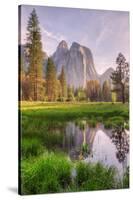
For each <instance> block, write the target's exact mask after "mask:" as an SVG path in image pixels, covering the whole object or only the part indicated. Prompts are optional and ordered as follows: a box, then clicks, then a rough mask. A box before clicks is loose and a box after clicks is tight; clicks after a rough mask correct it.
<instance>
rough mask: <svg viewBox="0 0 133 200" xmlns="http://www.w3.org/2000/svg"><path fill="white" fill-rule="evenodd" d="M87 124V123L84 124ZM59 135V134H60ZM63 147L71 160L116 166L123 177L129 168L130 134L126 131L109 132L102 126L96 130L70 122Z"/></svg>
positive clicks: (65, 130)
mask: <svg viewBox="0 0 133 200" xmlns="http://www.w3.org/2000/svg"><path fill="white" fill-rule="evenodd" d="M82 123H83V124H85V122H82ZM58 134H59V132H58ZM60 134H63V140H62V145H61V146H60V147H59V148H61V150H63V151H64V152H66V153H67V154H68V156H69V157H70V159H71V160H84V162H91V163H96V162H101V163H103V164H104V165H106V166H115V167H116V169H117V170H118V173H119V175H120V176H121V175H123V174H124V172H125V170H126V168H127V166H129V132H128V131H127V130H124V129H120V128H118V129H116V130H109V129H105V128H104V126H103V125H102V124H97V126H96V127H95V128H91V127H89V126H88V125H87V124H85V125H84V126H80V125H78V124H76V123H74V122H68V123H67V124H66V126H65V128H64V133H62V131H61V133H60Z"/></svg>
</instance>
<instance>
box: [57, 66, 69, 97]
mask: <svg viewBox="0 0 133 200" xmlns="http://www.w3.org/2000/svg"><path fill="white" fill-rule="evenodd" d="M59 80H60V83H61V97H62V99H63V100H65V99H66V98H67V83H66V77H65V71H64V66H62V71H61V74H60V76H59Z"/></svg>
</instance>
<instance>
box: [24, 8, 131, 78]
mask: <svg viewBox="0 0 133 200" xmlns="http://www.w3.org/2000/svg"><path fill="white" fill-rule="evenodd" d="M33 8H35V9H36V13H37V15H38V18H39V22H40V28H41V35H42V44H43V50H44V51H45V52H46V53H47V54H48V55H49V56H50V55H52V54H53V53H54V52H55V50H56V48H57V46H58V44H59V42H61V41H62V40H65V41H66V42H67V44H68V47H69V48H70V46H71V44H72V43H73V42H78V43H79V44H81V45H83V46H86V47H88V48H89V49H90V50H91V52H92V54H93V59H94V64H95V68H96V70H97V72H98V73H99V74H102V73H104V71H106V69H108V68H109V67H112V68H114V69H115V68H116V63H115V60H116V57H117V55H118V53H119V52H121V53H122V54H123V55H124V56H125V58H126V60H127V61H128V62H129V53H130V52H129V46H130V45H129V42H130V41H129V12H127V11H106V10H89V9H79V8H78V9H77V8H58V7H45V6H28V5H23V6H22V7H21V44H25V43H26V32H27V30H26V27H27V22H28V18H29V16H30V13H31V12H32V10H33Z"/></svg>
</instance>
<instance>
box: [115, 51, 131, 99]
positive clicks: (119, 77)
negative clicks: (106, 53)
mask: <svg viewBox="0 0 133 200" xmlns="http://www.w3.org/2000/svg"><path fill="white" fill-rule="evenodd" d="M116 64H117V68H116V70H115V71H114V72H113V73H112V75H111V79H112V82H113V84H114V91H115V92H117V93H118V94H119V93H121V98H122V102H123V103H125V100H126V98H125V90H126V88H128V87H129V64H128V63H127V62H126V59H125V57H124V56H123V54H122V53H119V55H118V57H117V58H116Z"/></svg>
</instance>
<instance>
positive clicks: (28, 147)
mask: <svg viewBox="0 0 133 200" xmlns="http://www.w3.org/2000/svg"><path fill="white" fill-rule="evenodd" d="M21 151H22V158H28V157H30V156H38V155H40V154H42V153H43V151H44V148H43V146H42V145H41V142H40V140H38V139H37V138H22V145H21Z"/></svg>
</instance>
